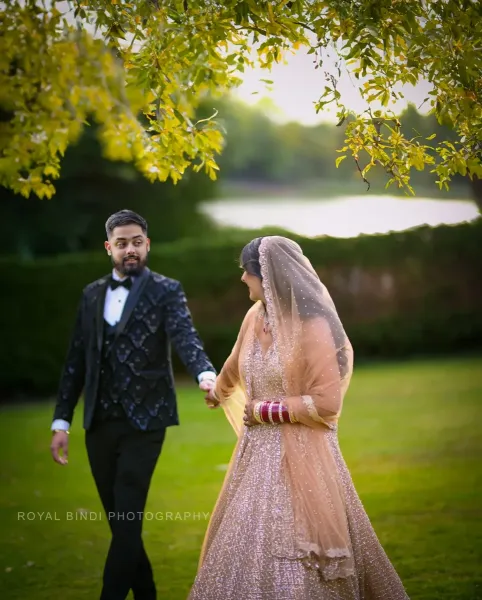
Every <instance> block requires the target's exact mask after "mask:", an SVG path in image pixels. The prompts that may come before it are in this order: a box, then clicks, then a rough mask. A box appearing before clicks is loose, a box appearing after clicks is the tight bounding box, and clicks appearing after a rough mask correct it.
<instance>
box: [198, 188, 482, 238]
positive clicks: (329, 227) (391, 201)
mask: <svg viewBox="0 0 482 600" xmlns="http://www.w3.org/2000/svg"><path fill="white" fill-rule="evenodd" d="M202 210H203V211H204V212H205V213H206V214H207V215H209V216H211V217H212V218H213V219H214V220H215V221H216V222H217V223H219V224H220V225H228V226H235V227H242V228H246V229H257V228H260V227H266V226H276V227H282V228H283V229H286V230H288V231H292V232H293V233H296V234H298V235H303V236H305V237H316V236H320V235H329V236H332V237H342V238H347V237H356V236H358V235H360V234H375V233H388V232H390V231H402V230H405V229H410V228H412V227H416V226H419V225H425V224H426V225H430V226H436V225H442V224H456V223H461V222H464V221H471V220H473V219H476V218H477V217H478V216H480V215H479V212H478V209H477V207H476V205H475V204H474V203H473V202H470V201H465V200H433V199H429V198H416V199H403V198H399V197H398V198H397V197H394V196H340V197H337V198H333V199H332V200H323V201H319V202H317V201H316V199H306V198H296V197H293V198H280V199H278V200H277V199H273V198H269V199H267V198H263V197H262V196H260V197H257V198H252V197H250V198H249V199H245V198H230V199H229V200H219V201H214V202H209V203H205V204H204V205H203V206H202Z"/></svg>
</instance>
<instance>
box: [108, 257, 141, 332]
mask: <svg viewBox="0 0 482 600" xmlns="http://www.w3.org/2000/svg"><path fill="white" fill-rule="evenodd" d="M149 274H150V270H149V269H148V268H147V267H146V268H145V269H144V270H143V271H142V274H141V275H140V276H139V277H138V278H136V280H135V282H134V284H133V286H132V288H131V291H130V292H129V295H128V296H127V300H126V303H125V305H124V310H123V311H122V317H121V318H120V321H119V322H118V323H117V327H116V331H115V337H116V339H117V338H118V337H119V335H120V334H121V333H122V332H123V331H124V329H125V326H126V325H127V321H128V320H129V318H130V316H131V314H132V311H133V310H134V308H135V306H136V304H137V301H138V300H139V298H140V297H141V294H142V292H143V290H144V286H145V285H146V283H147V280H148V279H149Z"/></svg>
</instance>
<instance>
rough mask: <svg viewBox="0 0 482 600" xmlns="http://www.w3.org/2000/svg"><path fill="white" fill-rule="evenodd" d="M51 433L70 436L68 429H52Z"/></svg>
mask: <svg viewBox="0 0 482 600" xmlns="http://www.w3.org/2000/svg"><path fill="white" fill-rule="evenodd" d="M52 433H66V434H67V435H70V431H69V430H68V429H52Z"/></svg>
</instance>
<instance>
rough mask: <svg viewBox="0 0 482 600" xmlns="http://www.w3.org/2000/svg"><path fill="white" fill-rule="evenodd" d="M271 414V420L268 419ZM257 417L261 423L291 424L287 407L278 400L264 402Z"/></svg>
mask: <svg viewBox="0 0 482 600" xmlns="http://www.w3.org/2000/svg"><path fill="white" fill-rule="evenodd" d="M270 414H271V419H270ZM259 416H260V418H261V421H262V422H263V423H291V422H292V421H291V419H290V413H289V410H288V407H287V406H285V405H284V404H283V403H282V402H279V401H278V400H274V401H269V400H265V401H264V402H263V403H262V404H261V408H260V410H259Z"/></svg>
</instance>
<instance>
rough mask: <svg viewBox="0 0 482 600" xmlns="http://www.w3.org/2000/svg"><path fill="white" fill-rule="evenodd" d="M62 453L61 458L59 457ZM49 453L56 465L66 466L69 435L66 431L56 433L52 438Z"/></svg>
mask: <svg viewBox="0 0 482 600" xmlns="http://www.w3.org/2000/svg"><path fill="white" fill-rule="evenodd" d="M60 451H62V456H61V455H60ZM50 452H51V453H52V457H53V459H54V460H55V462H56V463H59V465H66V464H67V463H68V462H69V459H68V456H69V434H68V433H67V432H66V431H57V432H55V433H54V435H53V436H52V442H51V443H50Z"/></svg>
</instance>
